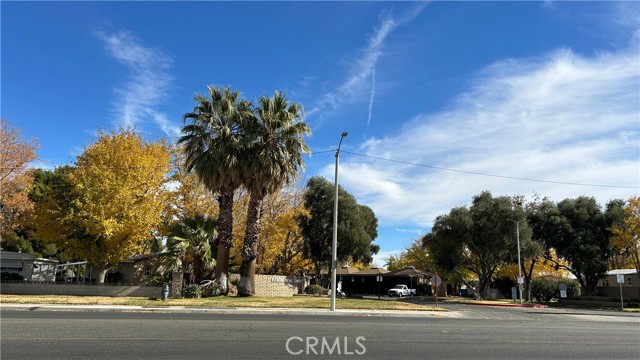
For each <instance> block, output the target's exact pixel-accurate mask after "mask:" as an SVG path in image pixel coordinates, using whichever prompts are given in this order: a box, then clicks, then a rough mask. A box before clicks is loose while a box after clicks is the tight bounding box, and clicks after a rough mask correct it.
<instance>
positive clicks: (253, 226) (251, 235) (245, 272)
mask: <svg viewBox="0 0 640 360" xmlns="http://www.w3.org/2000/svg"><path fill="white" fill-rule="evenodd" d="M263 200H264V195H261V194H251V198H250V200H249V209H248V210H247V227H246V230H245V234H244V244H243V246H242V265H241V266H240V283H238V296H252V295H255V293H256V289H255V275H256V258H257V257H258V237H259V236H260V218H261V217H262V201H263Z"/></svg>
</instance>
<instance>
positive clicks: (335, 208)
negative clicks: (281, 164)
mask: <svg viewBox="0 0 640 360" xmlns="http://www.w3.org/2000/svg"><path fill="white" fill-rule="evenodd" d="M348 134H349V133H348V132H346V131H344V132H343V133H342V135H340V142H339V143H338V149H337V150H336V179H335V183H334V184H335V198H334V200H333V241H332V246H331V249H332V250H331V305H330V308H329V310H330V311H335V310H336V290H337V287H336V285H337V284H336V262H337V258H338V163H339V162H340V145H342V139H344V138H345V136H347V135H348Z"/></svg>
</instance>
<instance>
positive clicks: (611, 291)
mask: <svg viewBox="0 0 640 360" xmlns="http://www.w3.org/2000/svg"><path fill="white" fill-rule="evenodd" d="M618 276H621V277H622V280H623V283H622V284H620V283H618ZM620 285H622V286H620ZM620 288H622V294H623V295H622V296H623V297H624V298H625V299H640V277H638V272H637V271H636V269H616V270H609V271H607V274H606V275H605V277H604V278H602V279H600V280H599V281H598V294H599V295H602V296H610V297H617V298H619V297H620Z"/></svg>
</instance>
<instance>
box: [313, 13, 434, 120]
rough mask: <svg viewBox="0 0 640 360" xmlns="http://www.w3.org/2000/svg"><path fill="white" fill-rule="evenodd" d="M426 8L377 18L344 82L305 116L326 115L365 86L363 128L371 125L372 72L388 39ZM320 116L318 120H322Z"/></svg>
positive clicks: (362, 92) (373, 86) (353, 96)
mask: <svg viewBox="0 0 640 360" xmlns="http://www.w3.org/2000/svg"><path fill="white" fill-rule="evenodd" d="M426 5H427V3H426V2H421V3H418V4H416V5H414V6H413V7H412V8H411V9H410V10H408V11H406V12H404V13H402V14H400V15H397V16H394V15H393V14H390V13H386V14H384V15H381V20H380V24H379V25H378V26H377V27H376V28H375V29H374V33H373V35H372V36H371V37H370V38H369V39H368V42H367V45H366V46H365V47H364V48H363V49H362V50H361V51H360V56H359V57H358V58H357V59H355V61H353V62H354V65H353V66H352V67H351V69H350V71H349V73H348V74H347V76H346V78H345V79H344V80H343V81H342V82H341V83H340V85H338V86H337V87H336V88H335V89H333V90H332V91H330V92H327V93H325V94H323V95H322V96H321V97H320V101H319V102H318V103H317V104H316V105H315V106H314V107H313V108H312V109H311V111H309V112H308V113H307V115H309V116H311V115H314V114H316V113H324V112H330V111H333V110H335V109H337V108H339V107H340V106H341V105H342V104H344V103H345V102H348V101H352V100H353V99H354V98H360V97H361V96H363V94H365V93H366V90H367V85H368V84H370V85H369V107H368V110H369V111H368V117H367V125H369V124H370V122H371V117H372V109H373V101H374V97H375V86H376V83H375V80H376V79H375V76H376V72H375V68H376V64H377V63H378V60H379V59H380V57H381V56H382V55H383V54H384V53H383V48H384V45H385V41H386V40H387V38H388V37H389V35H390V34H391V33H392V32H393V31H394V30H395V29H396V28H397V27H398V26H401V25H404V24H406V23H409V22H411V21H412V20H413V19H414V18H415V17H416V16H418V15H419V14H420V12H421V11H422V10H423V9H424V7H425V6H426ZM323 116H324V115H323V114H321V115H320V117H319V118H320V120H321V121H322V119H323Z"/></svg>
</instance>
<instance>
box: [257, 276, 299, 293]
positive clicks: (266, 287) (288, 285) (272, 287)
mask: <svg viewBox="0 0 640 360" xmlns="http://www.w3.org/2000/svg"><path fill="white" fill-rule="evenodd" d="M306 285H307V281H306V279H304V278H300V277H294V276H282V275H256V284H255V287H256V296H293V295H294V294H302V293H303V292H304V288H305V286H306Z"/></svg>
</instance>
